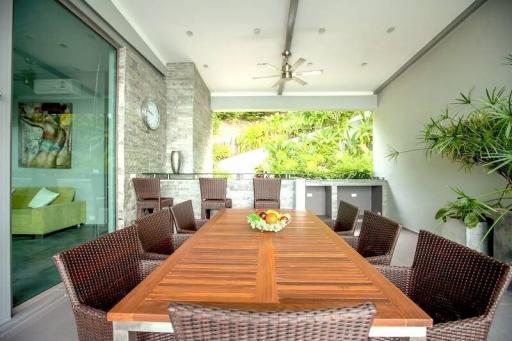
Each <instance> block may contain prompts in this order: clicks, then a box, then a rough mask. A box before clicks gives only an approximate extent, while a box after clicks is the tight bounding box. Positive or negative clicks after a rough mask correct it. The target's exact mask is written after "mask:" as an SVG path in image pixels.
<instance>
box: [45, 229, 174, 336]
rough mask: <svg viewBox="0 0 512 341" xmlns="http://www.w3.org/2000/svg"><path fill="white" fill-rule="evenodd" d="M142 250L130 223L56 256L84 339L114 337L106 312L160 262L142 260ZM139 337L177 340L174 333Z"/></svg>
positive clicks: (140, 334) (147, 334) (55, 258)
mask: <svg viewBox="0 0 512 341" xmlns="http://www.w3.org/2000/svg"><path fill="white" fill-rule="evenodd" d="M142 252H143V251H142V247H141V245H140V241H139V239H138V236H137V231H136V229H135V227H134V226H131V227H126V228H124V229H122V230H119V231H116V232H113V233H109V234H107V235H104V236H102V237H100V238H98V239H95V240H92V241H89V242H87V243H85V244H82V245H80V246H77V247H75V248H72V249H69V250H66V251H63V252H61V253H59V254H57V255H55V256H53V260H54V262H55V265H56V266H57V270H58V271H59V274H60V276H61V278H62V282H63V284H64V287H65V288H66V292H67V294H68V297H69V299H70V301H71V308H72V310H73V314H74V316H75V321H76V326H77V331H78V338H79V339H80V340H81V341H90V340H112V334H113V331H112V322H110V321H107V311H109V310H110V309H111V308H112V307H113V306H114V305H115V304H116V303H117V302H119V301H120V300H121V299H122V298H123V297H125V296H126V295H127V294H128V293H129V292H130V291H131V290H132V289H133V288H134V287H135V286H136V285H138V284H139V283H140V282H141V281H142V280H143V279H144V278H145V277H146V276H147V275H149V274H150V273H151V272H152V271H153V270H154V269H155V268H156V267H157V266H158V265H159V264H160V263H161V262H160V261H155V260H144V259H142V258H141V255H142ZM137 339H138V340H174V334H165V333H137Z"/></svg>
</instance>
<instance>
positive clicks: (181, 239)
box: [172, 233, 193, 251]
mask: <svg viewBox="0 0 512 341" xmlns="http://www.w3.org/2000/svg"><path fill="white" fill-rule="evenodd" d="M192 236H193V234H192V233H175V234H173V235H172V246H173V248H174V251H176V250H177V249H178V248H179V247H180V246H181V245H183V244H184V243H185V242H186V241H187V240H188V239H189V238H190V237H192Z"/></svg>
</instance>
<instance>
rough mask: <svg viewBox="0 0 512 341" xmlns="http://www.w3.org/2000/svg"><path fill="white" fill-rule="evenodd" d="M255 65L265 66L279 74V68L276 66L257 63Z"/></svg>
mask: <svg viewBox="0 0 512 341" xmlns="http://www.w3.org/2000/svg"><path fill="white" fill-rule="evenodd" d="M257 65H258V66H266V67H268V68H269V69H272V70H273V71H277V72H281V69H280V68H278V67H277V66H275V65H272V64H270V63H258V64H257Z"/></svg>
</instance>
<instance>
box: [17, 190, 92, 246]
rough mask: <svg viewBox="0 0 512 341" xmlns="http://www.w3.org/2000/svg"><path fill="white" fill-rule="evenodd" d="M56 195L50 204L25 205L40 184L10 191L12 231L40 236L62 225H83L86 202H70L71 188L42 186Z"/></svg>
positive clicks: (73, 194)
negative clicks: (34, 206)
mask: <svg viewBox="0 0 512 341" xmlns="http://www.w3.org/2000/svg"><path fill="white" fill-rule="evenodd" d="M46 188H47V189H48V190H50V191H52V192H58V193H60V195H59V196H58V197H57V199H55V201H53V202H52V203H51V204H50V205H48V206H45V207H40V208H29V207H28V204H29V203H30V201H31V200H32V198H33V197H34V195H36V193H37V192H38V191H39V190H40V189H41V187H18V188H16V189H15V190H14V192H13V193H12V214H11V217H12V223H11V233H12V234H29V235H39V236H44V235H45V234H47V233H50V232H54V231H58V230H61V229H64V228H66V227H70V226H74V225H79V224H84V223H85V216H86V213H85V212H86V205H85V202H84V201H74V199H75V189H74V188H72V187H46Z"/></svg>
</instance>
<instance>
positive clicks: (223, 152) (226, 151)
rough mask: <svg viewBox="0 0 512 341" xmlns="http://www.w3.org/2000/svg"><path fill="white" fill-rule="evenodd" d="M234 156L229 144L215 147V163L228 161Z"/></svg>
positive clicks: (215, 145)
mask: <svg viewBox="0 0 512 341" xmlns="http://www.w3.org/2000/svg"><path fill="white" fill-rule="evenodd" d="M231 155H232V153H231V148H230V147H229V145H227V144H214V145H213V160H214V161H215V162H217V161H220V160H224V159H227V158H228V157H230V156H231Z"/></svg>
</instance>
